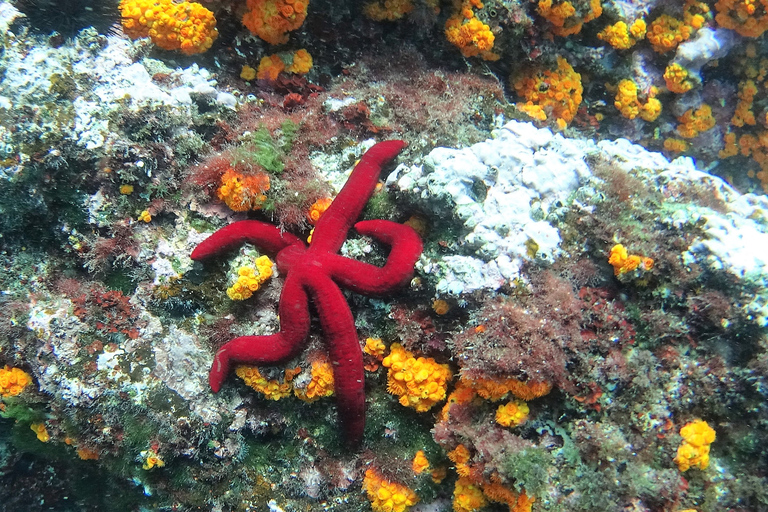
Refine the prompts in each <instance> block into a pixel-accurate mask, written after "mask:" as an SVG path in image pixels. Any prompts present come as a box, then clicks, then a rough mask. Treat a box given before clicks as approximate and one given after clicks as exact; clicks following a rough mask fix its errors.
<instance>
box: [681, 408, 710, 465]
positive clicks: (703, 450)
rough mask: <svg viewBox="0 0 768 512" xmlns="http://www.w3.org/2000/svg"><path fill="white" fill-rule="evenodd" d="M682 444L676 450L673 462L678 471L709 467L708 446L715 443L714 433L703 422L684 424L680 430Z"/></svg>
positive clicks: (696, 421)
mask: <svg viewBox="0 0 768 512" xmlns="http://www.w3.org/2000/svg"><path fill="white" fill-rule="evenodd" d="M680 435H681V436H683V442H682V443H681V444H680V446H679V447H678V448H677V456H676V457H675V462H676V463H677V467H678V468H680V471H688V470H689V469H690V468H692V467H698V468H699V469H706V468H707V466H709V445H711V444H712V443H713V442H714V441H715V431H714V429H713V428H712V427H710V426H709V424H707V422H706V421H704V420H695V421H692V422H690V423H686V424H685V426H684V427H683V428H681V429H680Z"/></svg>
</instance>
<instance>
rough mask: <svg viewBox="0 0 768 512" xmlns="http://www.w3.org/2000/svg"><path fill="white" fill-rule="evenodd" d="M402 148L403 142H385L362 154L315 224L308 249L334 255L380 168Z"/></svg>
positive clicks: (365, 198) (368, 196)
mask: <svg viewBox="0 0 768 512" xmlns="http://www.w3.org/2000/svg"><path fill="white" fill-rule="evenodd" d="M403 146H405V142H404V141H402V140H388V141H385V142H379V143H378V144H375V145H374V146H373V147H372V148H371V149H369V150H368V151H366V152H365V154H364V155H363V157H362V158H361V159H360V162H359V163H358V164H357V165H356V166H355V168H354V169H353V170H352V174H350V176H349V179H348V180H347V182H346V183H345V184H344V187H342V189H341V191H340V192H339V194H338V195H337V196H336V198H335V199H334V200H333V202H332V203H331V206H330V207H328V209H327V210H326V211H325V213H323V215H322V217H320V220H318V221H317V225H316V226H315V231H314V233H313V235H312V243H311V244H310V249H311V250H313V251H315V252H330V253H336V252H338V250H339V249H340V248H341V244H343V243H344V240H345V239H346V238H347V231H349V228H351V227H352V223H353V222H355V220H357V218H358V217H359V216H360V212H362V211H363V208H364V207H365V203H367V202H368V199H370V197H371V194H373V191H374V189H375V188H376V183H378V181H379V174H381V168H382V167H384V165H386V164H387V163H389V162H390V161H391V160H393V159H394V158H395V157H396V156H397V154H398V153H400V151H401V150H402V149H403Z"/></svg>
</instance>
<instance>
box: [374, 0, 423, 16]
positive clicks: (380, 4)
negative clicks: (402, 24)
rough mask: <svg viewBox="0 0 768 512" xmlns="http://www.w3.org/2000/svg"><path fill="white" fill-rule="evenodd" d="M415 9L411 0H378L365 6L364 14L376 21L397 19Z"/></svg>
mask: <svg viewBox="0 0 768 512" xmlns="http://www.w3.org/2000/svg"><path fill="white" fill-rule="evenodd" d="M412 10H413V2H411V0H376V1H375V2H369V3H367V4H365V5H364V6H363V14H364V15H365V17H366V18H368V19H371V20H374V21H396V20H399V19H400V18H402V17H403V16H405V15H406V14H408V13H409V12H411V11H412Z"/></svg>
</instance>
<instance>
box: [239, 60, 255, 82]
mask: <svg viewBox="0 0 768 512" xmlns="http://www.w3.org/2000/svg"><path fill="white" fill-rule="evenodd" d="M240 78H242V79H243V80H245V81H250V80H253V79H254V78H256V70H255V69H253V68H252V67H251V66H249V65H248V64H245V65H244V66H243V68H242V69H241V70H240Z"/></svg>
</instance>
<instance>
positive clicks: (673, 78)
mask: <svg viewBox="0 0 768 512" xmlns="http://www.w3.org/2000/svg"><path fill="white" fill-rule="evenodd" d="M664 82H665V83H666V84H667V89H669V90H670V91H671V92H675V93H678V94H682V93H684V92H688V91H690V90H691V89H693V86H694V85H695V82H694V80H693V79H692V78H691V76H690V73H689V72H688V70H687V69H685V68H684V67H682V66H681V65H680V64H678V63H676V62H673V63H672V64H670V65H669V66H667V68H666V69H665V70H664Z"/></svg>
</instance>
